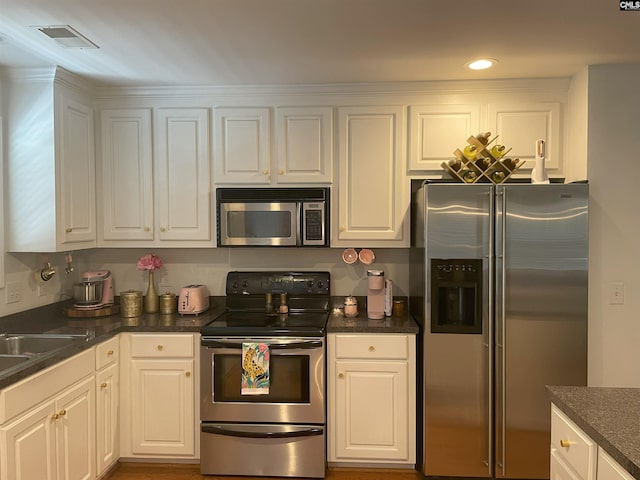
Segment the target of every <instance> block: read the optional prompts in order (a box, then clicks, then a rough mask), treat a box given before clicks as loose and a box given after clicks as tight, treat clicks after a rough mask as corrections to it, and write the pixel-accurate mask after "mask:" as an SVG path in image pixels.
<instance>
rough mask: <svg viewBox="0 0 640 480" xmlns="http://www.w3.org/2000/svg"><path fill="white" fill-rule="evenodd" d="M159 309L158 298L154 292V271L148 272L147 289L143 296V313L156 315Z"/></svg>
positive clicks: (155, 291) (156, 292)
mask: <svg viewBox="0 0 640 480" xmlns="http://www.w3.org/2000/svg"><path fill="white" fill-rule="evenodd" d="M159 309H160V297H159V296H158V291H157V290H156V282H155V278H154V271H153V270H149V287H148V288H147V293H146V295H145V296H144V311H145V313H156V312H157V311H158V310H159Z"/></svg>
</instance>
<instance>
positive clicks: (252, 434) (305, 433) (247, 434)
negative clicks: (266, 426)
mask: <svg viewBox="0 0 640 480" xmlns="http://www.w3.org/2000/svg"><path fill="white" fill-rule="evenodd" d="M201 430H202V433H213V434H217V435H228V436H230V437H244V438H295V437H311V436H316V435H322V434H323V433H324V432H323V429H322V428H315V427H311V428H300V429H295V430H292V431H289V432H258V431H251V429H248V430H234V429H228V428H224V427H223V426H220V425H207V424H203V425H202V427H201Z"/></svg>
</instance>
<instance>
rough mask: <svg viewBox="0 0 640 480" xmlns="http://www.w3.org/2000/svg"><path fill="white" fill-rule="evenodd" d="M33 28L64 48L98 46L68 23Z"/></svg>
mask: <svg viewBox="0 0 640 480" xmlns="http://www.w3.org/2000/svg"><path fill="white" fill-rule="evenodd" d="M33 28H37V29H38V30H40V31H41V32H42V33H44V34H45V35H46V36H47V37H49V38H51V39H53V40H55V41H56V42H57V43H58V44H60V45H61V46H63V47H64V48H99V47H98V45H96V44H95V43H93V42H92V41H91V40H89V39H88V38H87V37H85V36H83V35H81V34H80V33H79V32H77V31H76V30H74V29H73V28H71V27H70V26H69V25H51V26H47V27H33Z"/></svg>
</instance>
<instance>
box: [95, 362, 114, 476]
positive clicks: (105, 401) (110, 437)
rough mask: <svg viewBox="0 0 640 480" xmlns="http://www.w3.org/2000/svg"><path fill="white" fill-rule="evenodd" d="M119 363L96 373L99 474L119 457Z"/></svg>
mask: <svg viewBox="0 0 640 480" xmlns="http://www.w3.org/2000/svg"><path fill="white" fill-rule="evenodd" d="M118 382H119V375H118V364H117V363H115V364H111V365H110V366H109V367H106V368H104V369H103V370H100V371H99V372H97V373H96V451H97V471H98V475H100V474H102V473H104V472H105V471H106V470H107V469H108V468H109V467H110V466H111V465H113V464H114V463H115V462H117V461H118V458H119V454H120V452H119V435H118V422H119V418H118V409H119V395H120V393H119V392H120V389H119V385H118Z"/></svg>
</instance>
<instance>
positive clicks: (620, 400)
mask: <svg viewBox="0 0 640 480" xmlns="http://www.w3.org/2000/svg"><path fill="white" fill-rule="evenodd" d="M547 391H548V392H549V396H550V398H551V401H552V402H553V403H554V404H555V405H556V406H557V407H558V408H560V410H562V411H563V412H564V413H565V414H566V415H567V416H568V417H569V418H570V419H571V420H573V421H574V422H575V423H576V425H578V426H579V427H580V428H581V429H582V430H584V432H585V433H586V434H587V435H589V436H590V437H591V439H592V440H593V441H594V442H596V443H597V444H598V445H599V446H601V447H602V448H604V450H605V451H606V452H607V453H608V454H609V455H611V457H613V458H614V459H615V460H616V461H617V462H618V463H619V464H620V465H622V466H623V467H624V468H625V469H626V470H627V471H628V472H629V473H631V475H633V477H634V478H637V479H639V480H640V388H607V387H559V386H548V387H547Z"/></svg>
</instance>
